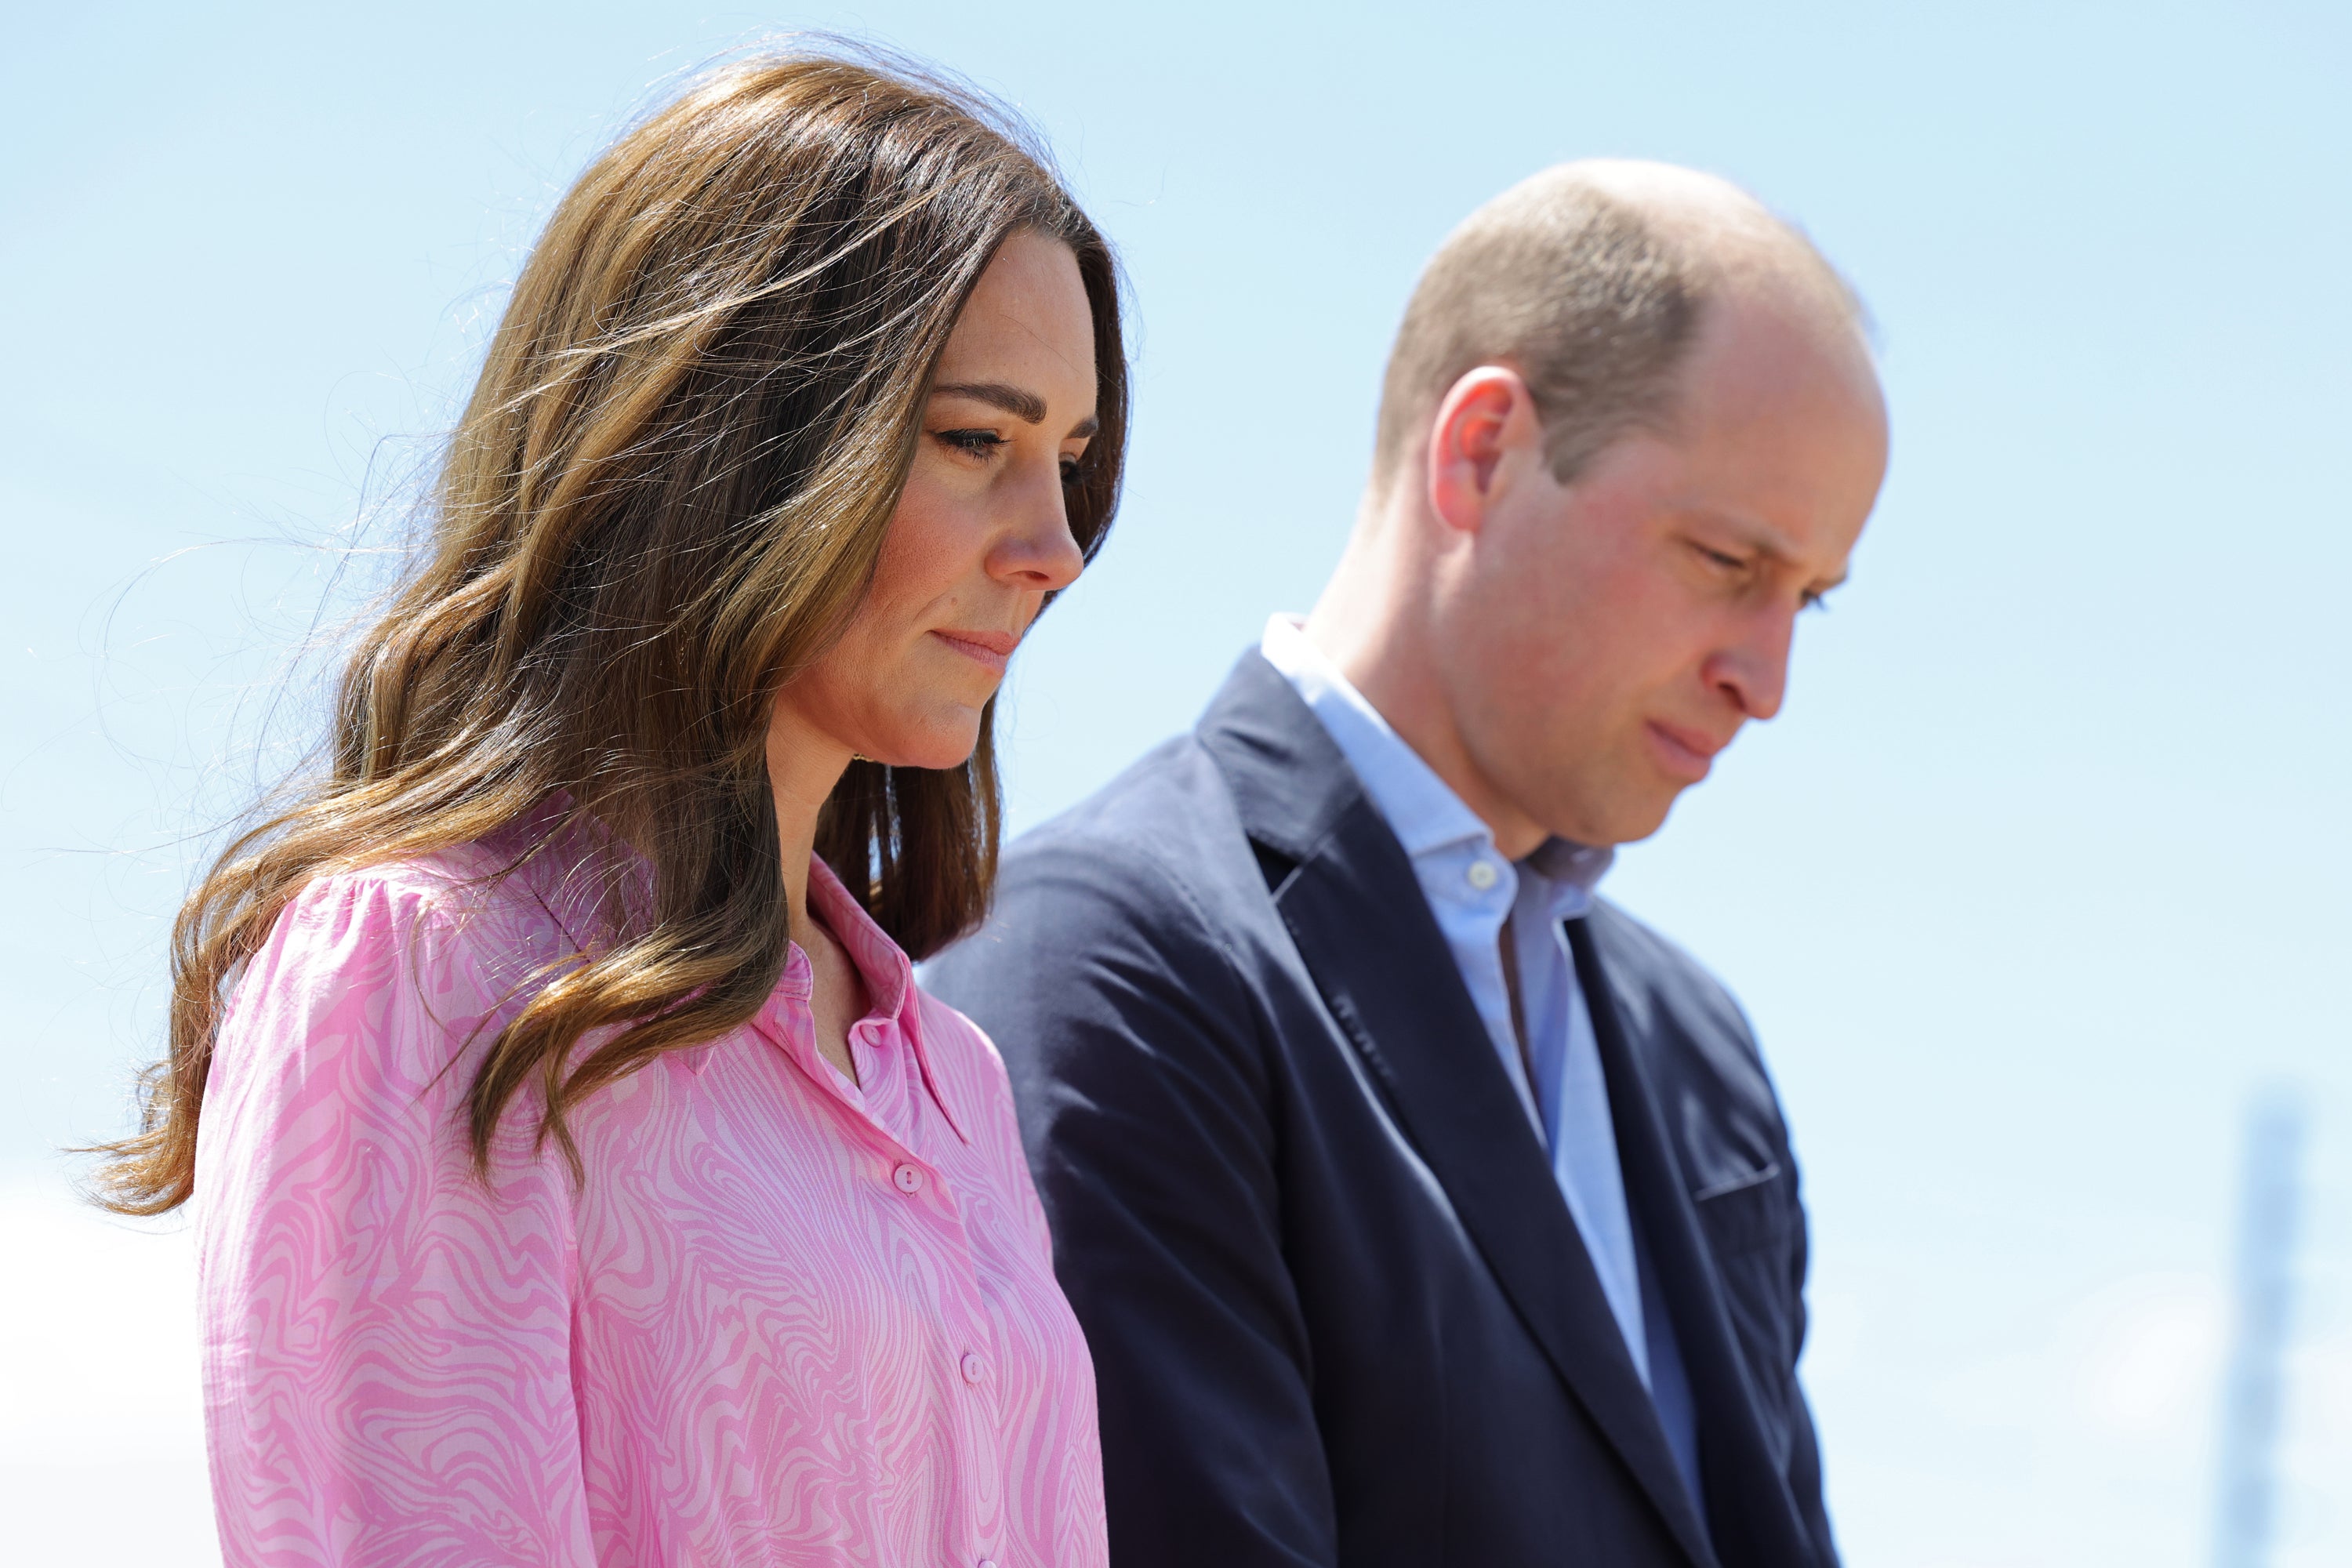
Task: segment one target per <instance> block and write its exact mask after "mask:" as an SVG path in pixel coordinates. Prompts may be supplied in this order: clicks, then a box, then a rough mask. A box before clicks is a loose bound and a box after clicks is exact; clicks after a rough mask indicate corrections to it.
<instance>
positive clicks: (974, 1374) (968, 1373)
mask: <svg viewBox="0 0 2352 1568" xmlns="http://www.w3.org/2000/svg"><path fill="white" fill-rule="evenodd" d="M982 1370H983V1369H982V1366H981V1362H980V1357H979V1356H977V1355H975V1354H973V1353H972V1352H970V1351H966V1352H963V1380H964V1381H965V1382H966V1383H969V1384H971V1385H972V1386H973V1387H975V1388H977V1387H978V1386H979V1385H980V1374H981V1373H982Z"/></svg>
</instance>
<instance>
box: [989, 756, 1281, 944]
mask: <svg viewBox="0 0 2352 1568" xmlns="http://www.w3.org/2000/svg"><path fill="white" fill-rule="evenodd" d="M1253 891H1254V892H1255V897H1256V898H1257V899H1259V900H1263V899H1264V898H1265V882H1264V879H1263V878H1262V877H1260V876H1259V875H1258V873H1257V871H1256V861H1255V858H1254V857H1253V856H1252V853H1251V851H1250V847H1249V840H1248V835H1247V834H1246V832H1245V831H1244V828H1243V826H1242V824H1241V819H1240V817H1239V816H1238V815H1237V814H1236V812H1235V811H1234V805H1233V801H1232V798H1231V796H1230V795H1228V794H1227V793H1226V791H1225V788H1224V784H1223V778H1222V776H1221V775H1220V774H1219V773H1218V771H1217V769H1216V765H1215V764H1214V763H1213V762H1212V761H1211V760H1210V758H1209V756H1208V753H1207V752H1205V751H1204V750H1203V749H1202V746H1201V745H1200V743H1199V742H1198V741H1197V740H1196V739H1195V738H1194V737H1192V736H1191V735H1181V736H1178V737H1176V738H1175V739H1173V740H1171V741H1169V742H1165V743H1163V744H1162V745H1160V746H1158V747H1156V748H1154V749H1153V750H1152V751H1151V752H1148V753H1146V754H1145V755H1144V756H1143V757H1142V758H1141V759H1140V760H1139V761H1138V762H1137V763H1135V764H1134V765H1132V766H1131V767H1129V769H1128V770H1127V771H1126V772H1125V773H1121V774H1120V775H1119V776H1118V778H1116V779H1114V780H1112V781H1111V783H1110V784H1107V785H1105V786H1104V787H1103V788H1102V789H1101V790H1100V791H1099V792H1097V794H1095V795H1092V796H1090V797H1089V798H1087V800H1085V801H1083V802H1081V803H1080V804H1078V805H1076V806H1073V807H1071V808H1070V809H1069V810H1068V811H1066V812H1064V813H1062V814H1061V815H1060V816H1055V817H1054V818H1052V819H1050V820H1048V821H1046V822H1045V823H1043V824H1041V825H1040V826H1037V827H1035V828H1034V829H1032V830H1031V831H1029V832H1027V833H1024V834H1023V835H1022V836H1021V837H1020V838H1018V839H1016V840H1015V841H1014V842H1013V844H1012V845H1011V846H1009V847H1007V848H1006V850H1005V852H1004V857H1003V862H1002V865H1001V867H1000V869H999V872H998V877H997V889H996V903H995V910H994V913H993V916H992V920H991V921H990V924H991V925H993V926H1003V925H1008V924H1009V925H1013V926H1019V927H1024V928H1025V927H1035V926H1041V925H1042V926H1047V927H1052V928H1054V929H1055V930H1057V931H1060V932H1061V933H1063V934H1066V935H1068V936H1071V937H1075V938H1077V939H1080V940H1081V941H1085V942H1097V941H1100V940H1102V939H1105V938H1112V937H1114V933H1116V932H1117V931H1119V930H1122V929H1140V930H1146V931H1150V932H1151V933H1152V934H1153V936H1154V938H1155V940H1156V941H1157V942H1160V943H1171V942H1172V943H1177V944H1183V945H1199V944H1203V943H1205V944H1206V945H1208V946H1212V947H1220V948H1222V947H1223V946H1224V942H1223V934H1224V933H1226V932H1228V931H1229V930H1230V928H1231V926H1232V924H1233V921H1232V915H1233V912H1234V911H1233V910H1232V908H1231V906H1232V904H1233V903H1234V900H1236V899H1247V898H1249V897H1251V896H1252V894H1253Z"/></svg>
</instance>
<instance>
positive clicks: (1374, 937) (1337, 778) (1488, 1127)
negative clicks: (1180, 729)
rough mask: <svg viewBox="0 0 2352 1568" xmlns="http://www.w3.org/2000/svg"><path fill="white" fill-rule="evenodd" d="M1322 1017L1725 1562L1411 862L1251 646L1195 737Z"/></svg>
mask: <svg viewBox="0 0 2352 1568" xmlns="http://www.w3.org/2000/svg"><path fill="white" fill-rule="evenodd" d="M1198 734H1199V737H1200V742H1201V744H1202V747H1203V748H1204V749H1205V750H1206V751H1207V752H1208V753H1209V755H1210V756H1211V758H1212V759H1213V761H1214V762H1215V763H1216V764H1217V766H1218V768H1219V770H1220V772H1221V773H1223V776H1224V779H1225V782H1226V785H1227V787H1228V789H1229V790H1230V791H1231V793H1232V795H1233V798H1234V805H1235V806H1236V808H1237V809H1238V811H1239V813H1240V816H1241V819H1242V823H1243V826H1244V829H1245V831H1247V833H1248V834H1249V836H1250V837H1251V839H1252V841H1253V843H1254V844H1255V845H1256V846H1257V847H1259V849H1260V858H1261V861H1262V862H1265V861H1266V860H1267V856H1268V854H1269V852H1270V854H1271V856H1272V862H1271V863H1269V864H1267V866H1266V870H1267V880H1268V883H1269V885H1270V886H1271V887H1272V888H1273V890H1274V900H1275V907H1276V910H1278V911H1279V912H1280V913H1281V915H1282V919H1283V921H1284V923H1285V924H1286V926H1287V927H1288V928H1289V931H1290V934H1291V939H1292V941H1293V942H1295V943H1296V944H1297V949H1298V952H1299V955H1300V957H1301V958H1302V959H1303V960H1304V961H1305V963H1306V965H1307V970H1308V972H1309V973H1311V974H1312V975H1313V976H1314V980H1315V984H1316V985H1317V988H1318V990H1319V991H1320V992H1321V994H1322V996H1323V999H1324V1002H1325V1005H1326V1006H1327V1007H1328V1010H1329V1012H1330V1014H1331V1016H1332V1017H1333V1019H1334V1020H1336V1021H1337V1023H1338V1024H1339V1027H1340V1030H1341V1031H1342V1033H1343V1034H1344V1035H1345V1036H1346V1037H1347V1038H1348V1040H1349V1044H1350V1046H1351V1047H1353V1048H1354V1049H1355V1051H1356V1052H1357V1054H1358V1055H1359V1056H1360V1057H1361V1058H1362V1059H1363V1061H1364V1063H1365V1065H1366V1067H1367V1068H1368V1069H1369V1070H1370V1074H1371V1076H1372V1077H1373V1079H1375V1081H1377V1082H1378V1083H1379V1084H1380V1085H1381V1089H1382V1090H1383V1091H1384V1092H1385V1094H1386V1096H1387V1098H1388V1100H1389V1104H1390V1107H1391V1110H1392V1112H1393V1114H1394V1115H1395V1116H1396V1118H1397V1120H1398V1121H1399V1122H1400V1123H1401V1124H1402V1127H1403V1128H1404V1130H1405V1131H1406V1133H1407V1134H1408V1136H1409V1137H1410V1138H1411V1139H1412V1142H1413V1144H1414V1146H1415V1148H1416V1149H1417V1150H1418V1151H1419V1152H1420V1154H1421V1157H1422V1159H1423V1162H1425V1163H1427V1165H1428V1166H1429V1168H1430V1170H1431V1172H1432V1173H1434V1174H1435V1176H1436V1177H1437V1179H1438V1181H1439V1183H1440V1184H1442V1185H1443V1186H1444V1189H1445V1193H1446V1196H1447V1198H1448V1199H1449V1200H1450V1201H1451V1202H1452V1204H1453V1205H1454V1213H1455V1214H1456V1215H1459V1216H1460V1218H1461V1220H1462V1223H1463V1226H1464V1227H1465V1229H1466V1230H1467V1231H1468V1232H1469V1234H1470V1236H1471V1237H1472V1239H1473V1240H1474V1241H1475V1244H1476V1245H1477V1247H1478V1249H1479V1252H1480V1254H1481V1255H1482V1256H1483V1257H1484V1258H1486V1266H1487V1268H1489V1269H1490V1270H1491V1271H1492V1272H1493V1274H1494V1277H1495V1279H1496V1282H1497V1283H1498V1284H1499V1285H1500V1286H1501V1288H1502V1289H1503V1292H1504V1294H1505V1295H1506V1296H1507V1297H1508V1298H1509V1300H1511V1302H1512V1304H1513V1306H1514V1307H1515V1308H1516V1309H1517V1312H1518V1315H1519V1318H1520V1321H1522V1322H1523V1323H1525V1324H1526V1326H1527V1328H1528V1332H1529V1333H1530V1334H1531V1335H1532V1336H1533V1337H1534V1339H1535V1341H1536V1342H1537V1343H1538V1344H1539V1345H1541V1346H1542V1347H1543V1351H1544V1353H1545V1355H1546V1357H1547V1358H1548V1359H1549V1361H1550V1362H1551V1363H1552V1366H1553V1368H1554V1369H1555V1370H1556V1371H1557V1372H1558V1373H1559V1377H1560V1379H1561V1381H1562V1382H1563V1383H1565V1384H1567V1386H1568V1389H1569V1392H1570V1394H1571V1396H1572V1397H1574V1398H1575V1399H1576V1400H1577V1401H1578V1403H1579V1404H1580V1405H1582V1406H1583V1408H1584V1410H1585V1412H1586V1413H1587V1414H1588V1415H1590V1416H1591V1419H1592V1421H1593V1423H1594V1425H1595V1426H1597V1427H1598V1428H1599V1429H1600V1430H1601V1432H1602V1433H1604V1434H1605V1435H1606V1436H1607V1437H1608V1439H1609V1441H1610V1442H1611V1443H1612V1445H1613V1446H1614V1447H1615V1448H1616V1450H1617V1452H1618V1454H1619V1456H1620V1458H1622V1459H1623V1461H1624V1463H1625V1465H1626V1467H1627V1468H1628V1469H1629V1470H1631V1471H1632V1472H1633V1477H1634V1479H1636V1480H1637V1481H1638V1482H1639V1484H1640V1485H1641V1487H1642V1489H1643V1491H1644V1492H1645V1493H1646V1494H1647V1496H1648V1497H1649V1499H1650V1500H1651V1502H1652V1504H1653V1505H1654V1507H1655V1508H1656V1510H1657V1511H1658V1513H1659V1515H1660V1517H1661V1519H1662V1521H1664V1525H1665V1527H1666V1529H1667V1530H1668V1531H1670V1532H1671V1533H1672V1534H1673V1536H1674V1538H1675V1540H1676V1541H1677V1542H1680V1544H1681V1545H1682V1547H1683V1549H1684V1551H1685V1553H1686V1554H1687V1556H1688V1557H1689V1559H1690V1561H1691V1562H1692V1563H1696V1564H1699V1565H1701V1568H1716V1564H1717V1558H1716V1555H1715V1552H1714V1551H1713V1549H1712V1548H1711V1546H1710V1545H1709V1543H1708V1541H1707V1535H1706V1528H1705V1526H1704V1525H1703V1524H1702V1522H1701V1521H1700V1519H1699V1516H1698V1511H1697V1509H1696V1505H1695V1503H1694V1501H1693V1500H1692V1498H1691V1496H1690V1490H1689V1489H1688V1487H1686V1486H1685V1484H1684V1482H1683V1479H1682V1476H1681V1473H1680V1471H1679V1470H1677V1469H1676V1468H1675V1460H1674V1456H1673V1453H1672V1450H1671V1449H1669V1448H1668V1447H1667V1444H1666V1437H1665V1432H1664V1428H1663V1427H1662V1426H1660V1424H1659V1421H1658V1415H1657V1409H1656V1406H1655V1405H1653V1404H1652V1403H1651V1400H1650V1394H1649V1391H1648V1390H1647V1389H1646V1388H1645V1387H1643V1384H1642V1381H1641V1377H1640V1375H1639V1374H1638V1373H1636V1372H1635V1371H1634V1369H1633V1357H1632V1355H1631V1354H1630V1353H1629V1352H1627V1350H1626V1348H1625V1342H1624V1338H1623V1336H1622V1334H1621V1333H1620V1332H1619V1331H1618V1328H1617V1321H1616V1319H1615V1317H1614V1316H1613V1315H1612V1312H1611V1311H1610V1308H1609V1303H1608V1300H1607V1298H1606V1297H1605V1296H1604V1295H1603V1294H1602V1293H1601V1281H1600V1279H1599V1277H1598V1276H1597V1275H1596V1274H1595V1273H1594V1272H1593V1268H1592V1263H1591V1258H1590V1255H1589V1254H1587V1252H1586V1251H1585V1248H1584V1242H1583V1238H1582V1237H1581V1236H1580V1234H1579V1233H1578V1231H1577V1229H1576V1222H1575V1220H1574V1219H1573V1218H1572V1217H1571V1216H1570V1214H1569V1212H1568V1205H1567V1203H1566V1202H1565V1201H1564V1200H1563V1199H1561V1197H1560V1196H1559V1187H1558V1186H1557V1184H1555V1182H1554V1180H1553V1176H1552V1173H1551V1167H1550V1164H1549V1161H1548V1160H1547V1159H1546V1158H1545V1155H1544V1152H1543V1151H1542V1149H1541V1148H1540V1147H1538V1144H1537V1142H1536V1139H1535V1137H1534V1135H1533V1134H1532V1132H1531V1131H1529V1129H1528V1122H1527V1116H1526V1112H1525V1111H1524V1110H1522V1109H1521V1107H1520V1104H1519V1101H1518V1099H1517V1094H1516V1092H1515V1091H1514V1090H1513V1089H1512V1088H1511V1085H1510V1081H1509V1080H1508V1079H1507V1078H1506V1077H1505V1076H1504V1072H1503V1068H1502V1064H1501V1062H1500V1061H1499V1060H1498V1059H1497V1058H1496V1055H1495V1053H1494V1051H1493V1049H1492V1048H1491V1047H1489V1045H1488V1043H1487V1038H1486V1026H1485V1025H1484V1024H1483V1023H1482V1022H1481V1021H1480V1019H1479V1017H1478V1014H1477V1009H1476V1007H1475V1005H1473V1004H1472V1002H1471V1000H1470V994H1469V992H1468V990H1467V989H1466V988H1465V986H1464V985H1463V984H1462V981H1461V977H1460V975H1459V973H1457V972H1456V971H1455V969H1454V961H1453V959H1452V956H1451V955H1450V954H1449V952H1447V950H1446V946H1445V941H1444V936H1443V935H1442V934H1441V933H1440V931H1438V928H1437V922H1436V919H1435V917H1434V916H1433V915H1432V914H1431V913H1430V911H1429V905H1428V903H1427V901H1426V900H1424V899H1423V896H1422V891H1421V887H1420V884H1419V883H1418V881H1416V880H1415V879H1414V876H1413V872H1412V863H1411V861H1410V860H1409V859H1408V858H1406V856H1405V852H1404V849H1403V847H1402V845H1400V844H1399V843H1398V842H1397V838H1396V836H1395V835H1394V834H1393V833H1391V831H1390V830H1389V827H1388V825H1387V824H1386V823H1385V822H1384V821H1382V819H1381V816H1380V813H1379V812H1378V811H1376V810H1375V809H1374V808H1373V806H1372V805H1371V802H1370V799H1369V798H1368V797H1367V796H1366V795H1365V794H1364V790H1363V787H1362V785H1361V784H1360V783H1359V782H1358V781H1357V780H1356V778H1355V776H1354V774H1353V773H1351V772H1350V770H1349V767H1348V764H1347V762H1346V759H1345V758H1344V757H1343V756H1342V755H1341V753H1340V752H1339V748H1338V746H1337V745H1335V744H1334V743H1333V742H1332V741H1331V739H1330V737H1329V735H1328V733H1327V732H1326V731H1324V729H1323V726H1322V724H1321V723H1320V721H1318V720H1317V719H1316V717H1315V716H1314V714H1313V713H1312V712H1310V711H1309V710H1307V706H1306V704H1305V703H1304V702H1302V701H1300V700H1299V699H1298V695H1297V692H1295V691H1294V690H1292V689H1291V688H1290V685H1289V683H1288V682H1287V681H1286V680H1284V679H1283V678H1282V677H1281V676H1280V675H1279V674H1278V673H1276V671H1275V669H1274V668H1273V667H1272V666H1270V665H1268V664H1267V663H1266V662H1265V658H1263V657H1261V656H1260V655H1259V654H1257V653H1256V652H1255V651H1253V652H1251V653H1248V654H1245V655H1244V656H1243V658H1242V660H1241V663H1240V664H1239V665H1238V666H1237V667H1236V668H1234V672H1233V674H1232V675H1231V676H1230V677H1228V678H1227V679H1226V682H1225V685H1224V688H1223V690H1221V691H1220V692H1219V693H1218V694H1217V697H1216V698H1215V700H1213V702H1212V703H1211V704H1210V707H1209V710H1208V712H1207V713H1206V714H1205V715H1203V717H1202V721H1201V725H1200V729H1199V731H1198Z"/></svg>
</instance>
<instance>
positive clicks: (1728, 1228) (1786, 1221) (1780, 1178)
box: [1691, 1162, 1797, 1262]
mask: <svg viewBox="0 0 2352 1568" xmlns="http://www.w3.org/2000/svg"><path fill="white" fill-rule="evenodd" d="M1691 1202H1692V1204H1693V1205H1694V1206H1696V1208H1697V1210H1698V1222H1699V1226H1700V1228H1701V1229H1702V1230H1703V1231H1704V1232H1705V1233H1706V1244H1707V1247H1708V1249H1709V1250H1711V1251H1712V1252H1713V1253H1714V1254H1715V1256H1716V1258H1717V1261H1718V1262H1720V1261H1722V1260H1723V1259H1726V1258H1736V1257H1738V1256H1739V1255H1741V1254H1743V1253H1748V1252H1754V1251H1756V1250H1757V1249H1759V1247H1775V1246H1779V1247H1785V1246H1786V1245H1787V1244H1788V1242H1789V1238H1790V1231H1792V1230H1794V1229H1795V1228H1796V1225H1797V1205H1796V1199H1795V1197H1794V1196H1793V1195H1792V1194H1790V1191H1789V1183H1788V1179H1787V1177H1786V1176H1785V1174H1784V1173H1782V1171H1781V1169H1780V1164H1779V1163H1778V1162H1775V1163H1772V1164H1769V1165H1767V1166H1765V1167H1764V1168H1763V1169H1762V1170H1760V1171H1758V1172H1756V1173H1754V1174H1752V1175H1748V1176H1745V1177H1742V1178H1739V1179H1738V1180H1736V1181H1730V1182H1721V1183H1717V1184H1716V1185H1714V1186H1712V1187H1707V1188H1705V1189H1703V1190H1701V1191H1699V1192H1697V1193H1695V1194H1692V1195H1691Z"/></svg>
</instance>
